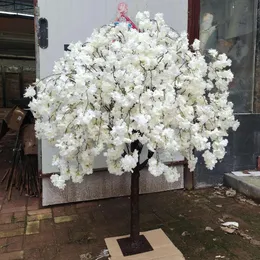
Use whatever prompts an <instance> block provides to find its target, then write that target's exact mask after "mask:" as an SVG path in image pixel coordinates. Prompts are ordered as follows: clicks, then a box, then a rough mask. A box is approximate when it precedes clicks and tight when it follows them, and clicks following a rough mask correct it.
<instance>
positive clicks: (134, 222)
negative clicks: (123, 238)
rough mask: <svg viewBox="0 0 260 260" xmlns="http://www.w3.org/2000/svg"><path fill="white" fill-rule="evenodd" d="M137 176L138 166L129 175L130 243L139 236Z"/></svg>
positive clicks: (134, 241) (138, 173)
mask: <svg viewBox="0 0 260 260" xmlns="http://www.w3.org/2000/svg"><path fill="white" fill-rule="evenodd" d="M139 177H140V172H139V168H138V166H137V167H136V168H135V170H134V172H133V173H132V176H131V232H130V237H131V241H132V243H134V244H135V243H137V242H138V240H139V236H140V211H139Z"/></svg>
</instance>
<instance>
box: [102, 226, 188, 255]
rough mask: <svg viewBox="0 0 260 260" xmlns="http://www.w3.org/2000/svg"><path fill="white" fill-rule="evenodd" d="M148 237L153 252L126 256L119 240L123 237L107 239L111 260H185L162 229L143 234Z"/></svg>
mask: <svg viewBox="0 0 260 260" xmlns="http://www.w3.org/2000/svg"><path fill="white" fill-rule="evenodd" d="M141 234H142V235H144V236H145V237H146V239H147V240H148V242H149V243H150V245H151V246H152V248H153V251H149V252H146V253H141V254H136V255H131V256H124V255H123V253H122V251H121V249H120V247H119V245H118V242H117V240H118V239H120V238H125V237H127V236H123V237H112V238H106V239H105V242H106V245H107V248H108V251H109V254H110V260H185V258H184V256H183V254H182V253H181V252H180V251H179V249H178V248H177V247H176V246H174V245H173V243H172V242H171V240H170V239H169V238H168V237H167V236H166V234H165V233H164V232H163V231H162V229H156V230H152V231H147V232H143V233H141Z"/></svg>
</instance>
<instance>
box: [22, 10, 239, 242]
mask: <svg viewBox="0 0 260 260" xmlns="http://www.w3.org/2000/svg"><path fill="white" fill-rule="evenodd" d="M136 22H137V25H138V28H139V30H134V29H132V28H131V27H129V25H128V24H126V23H120V24H117V25H115V24H110V25H106V26H103V27H102V28H100V29H97V30H94V32H93V34H92V35H91V37H90V38H88V39H87V41H86V42H85V43H81V42H78V43H75V44H71V45H70V47H69V48H70V52H66V53H65V56H64V57H63V58H62V59H60V60H59V61H58V62H57V63H56V64H55V67H54V74H53V75H52V76H50V77H47V78H45V79H44V80H41V81H37V82H36V85H37V90H38V92H37V97H34V98H33V99H32V102H31V103H30V108H31V110H32V111H33V113H34V116H35V118H36V126H35V127H36V132H37V136H38V137H39V138H45V139H47V140H48V141H50V142H51V143H53V144H54V145H55V146H56V147H57V148H58V150H59V154H58V155H57V157H56V158H54V160H53V165H55V166H57V167H58V168H59V170H60V173H59V174H56V175H53V176H52V177H51V180H52V182H53V184H54V185H55V186H57V187H59V188H61V189H63V188H64V187H65V185H66V181H67V180H69V179H72V181H73V182H82V180H83V177H84V175H89V174H92V173H93V161H94V158H95V157H96V156H97V155H98V154H100V153H104V155H105V156H106V158H107V167H108V171H109V172H110V173H111V174H115V175H122V174H123V173H124V172H130V173H131V175H132V195H131V196H132V197H131V198H132V203H131V205H132V206H131V207H132V210H131V212H132V225H131V227H132V228H131V246H133V247H134V245H136V244H137V245H138V240H139V215H138V212H139V208H138V207H139V206H138V194H139V175H140V170H141V169H143V168H144V167H146V166H147V165H148V169H149V172H150V173H151V174H152V175H154V176H160V175H164V176H165V178H166V180H167V181H169V182H175V181H177V180H178V178H179V177H180V176H179V173H178V172H177V170H176V168H174V167H168V166H167V165H165V164H164V163H163V162H162V161H161V158H160V155H159V154H160V152H161V151H164V152H166V153H167V155H168V156H167V157H169V156H171V154H174V153H176V152H180V153H181V154H182V155H183V156H185V157H186V158H187V160H188V164H189V168H190V170H191V171H193V170H194V169H195V166H196V163H197V157H196V155H195V152H196V151H200V152H201V153H202V156H203V158H204V160H205V164H206V167H207V168H208V169H213V167H214V166H215V164H216V163H217V162H218V161H219V160H221V159H222V158H223V157H224V155H225V147H226V146H227V143H228V141H227V139H226V137H227V135H228V130H229V129H230V128H232V129H233V130H236V129H237V127H238V125H239V123H238V122H237V121H236V120H235V119H234V115H233V108H232V107H233V104H232V103H231V102H229V101H228V95H229V92H228V85H229V83H230V82H231V81H232V79H233V74H232V73H231V71H230V69H229V67H230V65H231V61H230V60H229V59H228V58H227V57H226V55H225V54H218V52H217V51H216V50H209V51H208V54H207V56H206V57H205V56H203V55H201V53H200V52H199V45H200V43H199V41H198V40H195V41H194V43H193V45H192V46H189V43H188V38H187V34H186V33H182V34H180V35H179V34H178V33H177V32H175V31H174V30H173V29H172V28H171V27H170V26H168V25H167V24H166V23H165V21H164V19H163V15H162V14H157V15H155V18H154V19H151V18H150V15H149V13H148V12H144V13H138V14H137V16H136ZM35 94H36V93H35V91H34V87H33V86H32V87H30V88H29V89H28V90H27V93H26V96H28V97H33V96H34V95H35ZM144 146H145V147H147V148H148V154H147V159H146V160H144V161H141V160H140V155H141V152H142V150H143V147H144Z"/></svg>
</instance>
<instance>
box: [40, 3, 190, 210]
mask: <svg viewBox="0 0 260 260" xmlns="http://www.w3.org/2000/svg"><path fill="white" fill-rule="evenodd" d="M120 2H122V1H119V0H55V1H54V0H38V6H39V17H42V18H46V19H47V20H48V30H49V31H48V32H49V46H48V48H47V49H40V50H39V57H40V59H39V61H40V64H39V65H40V78H43V77H45V76H48V75H50V74H51V73H52V68H53V64H54V61H56V60H58V59H59V58H60V57H62V56H63V52H64V44H68V43H70V42H76V41H78V40H81V41H83V42H84V41H85V39H86V38H87V37H89V36H90V34H91V33H92V31H93V29H94V28H97V27H100V26H102V25H104V24H107V23H110V22H114V20H115V18H116V15H117V6H118V4H119V3H120ZM125 2H126V3H128V6H129V12H128V15H129V16H130V18H131V19H132V20H134V17H135V15H136V13H137V12H138V11H150V13H151V14H152V15H154V14H155V13H158V12H160V13H164V16H165V20H166V21H167V23H168V24H170V25H171V26H172V27H173V28H174V29H175V30H177V31H179V32H180V31H183V30H186V29H187V21H188V3H187V2H188V0H132V1H131V0H126V1H125ZM41 151H42V154H41V156H42V172H43V173H44V174H46V173H52V172H57V169H56V168H54V167H53V166H52V165H51V161H52V156H53V155H54V154H55V153H56V150H55V149H54V148H53V147H51V146H50V145H49V144H48V143H47V142H46V141H44V140H43V141H42V149H41ZM180 158H181V157H180V156H178V158H177V159H180ZM105 166H106V164H105V160H104V158H103V157H102V156H100V157H99V158H97V159H96V161H95V168H103V167H105ZM147 176H148V177H147V178H151V179H153V178H154V177H152V176H151V177H149V176H150V175H147ZM93 178H94V179H93ZM96 178H97V177H94V176H88V177H87V178H86V179H88V180H87V181H88V183H90V182H92V181H93V182H95V183H96V182H101V183H103V181H102V179H100V177H99V180H96ZM107 178H108V179H109V177H106V180H107V181H108V182H109V180H108V179H107ZM111 178H112V179H113V178H114V176H113V177H111ZM117 178H118V177H117ZM119 178H120V177H119ZM118 181H119V182H120V180H119V179H117V182H118ZM182 183H183V180H182V179H181V180H180V182H179V183H178V184H174V185H168V184H166V183H165V181H161V182H160V187H159V184H158V188H157V189H156V188H151V189H149V187H146V188H145V192H149V190H151V191H156V190H165V189H172V188H181V187H182V186H183V185H182ZM96 185H98V183H96ZM122 185H123V186H129V185H128V181H125V178H122ZM47 187H48V188H47ZM70 187H71V188H70ZM80 187H82V188H81V189H84V188H83V187H84V185H81V186H80ZM110 188H111V187H110ZM50 189H52V185H51V184H50V182H49V180H48V179H44V180H43V204H44V205H48V204H53V203H62V202H70V201H75V200H83V199H85V200H87V199H93V196H90V194H89V193H88V192H85V193H84V192H83V193H84V194H85V195H84V196H83V197H82V196H80V198H79V197H77V196H71V198H68V193H66V192H65V193H60V194H63V195H61V197H60V199H59V200H56V201H54V199H53V198H52V196H50V194H51V192H50ZM68 189H71V190H73V189H77V187H75V185H73V187H72V184H69V186H68ZM122 190H128V189H126V188H124V189H121V191H122ZM121 191H118V192H111V191H109V189H106V191H105V192H103V193H102V194H103V195H102V196H101V195H100V194H98V193H97V194H96V195H95V196H94V198H100V197H110V196H119V195H125V194H123V193H122V192H121ZM92 193H93V192H92ZM56 194H57V193H56Z"/></svg>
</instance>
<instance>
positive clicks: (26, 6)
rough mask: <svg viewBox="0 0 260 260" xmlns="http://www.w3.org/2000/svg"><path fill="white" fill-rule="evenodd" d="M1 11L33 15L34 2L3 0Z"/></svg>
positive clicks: (30, 0) (28, 0) (0, 3)
mask: <svg viewBox="0 0 260 260" xmlns="http://www.w3.org/2000/svg"><path fill="white" fill-rule="evenodd" d="M0 11H4V12H13V13H24V14H33V0H1V1H0Z"/></svg>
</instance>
